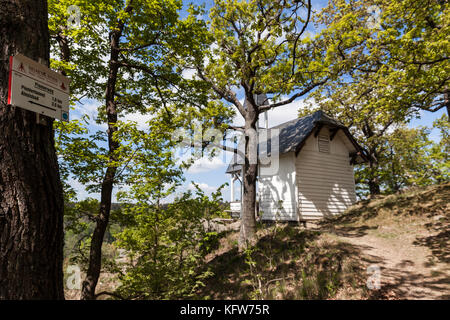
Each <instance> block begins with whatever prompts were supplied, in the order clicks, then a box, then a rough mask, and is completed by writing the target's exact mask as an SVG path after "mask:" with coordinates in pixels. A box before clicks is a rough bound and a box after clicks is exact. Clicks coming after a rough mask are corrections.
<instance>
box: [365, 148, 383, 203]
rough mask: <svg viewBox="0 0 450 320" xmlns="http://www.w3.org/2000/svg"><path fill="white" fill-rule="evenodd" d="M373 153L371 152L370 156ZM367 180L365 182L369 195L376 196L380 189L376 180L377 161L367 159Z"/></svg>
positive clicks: (377, 174)
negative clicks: (368, 173) (368, 174)
mask: <svg viewBox="0 0 450 320" xmlns="http://www.w3.org/2000/svg"><path fill="white" fill-rule="evenodd" d="M373 155H375V154H374V153H373V152H372V153H371V156H373ZM369 172H370V176H369V181H368V182H367V184H368V186H369V192H370V195H371V196H377V195H379V194H380V193H381V189H380V182H379V181H378V176H379V173H378V170H377V163H376V162H374V161H372V160H370V161H369Z"/></svg>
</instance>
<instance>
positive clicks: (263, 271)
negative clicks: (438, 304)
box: [196, 183, 450, 299]
mask: <svg viewBox="0 0 450 320" xmlns="http://www.w3.org/2000/svg"><path fill="white" fill-rule="evenodd" d="M449 226H450V183H447V184H442V185H438V186H431V187H429V188H426V189H410V190H408V191H406V192H404V193H401V194H396V195H390V196H383V197H380V198H377V199H373V200H367V201H362V202H360V203H358V204H356V205H355V206H353V207H352V208H350V209H349V210H347V212H346V213H345V214H343V215H340V216H338V217H334V218H332V219H330V220H326V221H322V222H320V223H316V224H308V228H306V229H305V228H303V227H300V226H295V225H285V224H276V225H271V226H268V225H261V226H260V228H259V231H258V241H257V243H256V245H255V247H254V248H253V249H251V250H248V251H247V252H242V253H239V252H238V251H237V247H236V243H237V237H238V233H237V231H229V232H227V233H225V234H224V236H223V237H222V238H221V242H220V246H219V249H218V250H217V251H215V252H212V253H211V254H210V255H209V256H208V257H207V261H206V265H205V268H206V269H209V270H210V271H211V272H212V273H213V276H212V277H211V278H209V279H208V280H207V281H206V283H205V287H204V288H202V289H201V290H200V291H199V292H197V295H196V297H197V298H199V299H205V298H206V299H249V298H252V299H442V298H446V299H448V298H449V297H450V296H449V292H450V282H449V279H450V269H449V265H450V264H449V263H450V246H449V238H450V237H449V235H450V228H449ZM368 266H376V267H379V268H380V275H381V280H380V281H381V282H380V284H381V288H380V289H377V290H369V289H368V288H367V286H366V281H367V279H368V277H370V276H371V274H370V273H368V271H367V267H368Z"/></svg>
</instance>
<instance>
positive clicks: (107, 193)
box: [81, 1, 133, 300]
mask: <svg viewBox="0 0 450 320" xmlns="http://www.w3.org/2000/svg"><path fill="white" fill-rule="evenodd" d="M132 2H133V1H130V2H129V4H128V6H127V8H126V9H125V12H130V11H131V10H132V6H131V5H132ZM124 26H125V24H124V22H123V21H119V22H118V26H117V28H116V29H115V30H114V31H112V32H111V42H110V49H111V53H110V59H109V73H108V81H107V85H106V93H105V102H106V115H107V118H108V146H109V162H110V163H109V164H108V167H107V169H106V173H105V176H104V177H103V182H102V188H101V196H100V210H99V213H98V216H97V217H96V226H95V229H94V233H93V234H92V239H91V247H90V254H89V267H88V270H87V273H86V278H85V280H84V281H83V286H82V291H81V299H82V300H94V299H95V297H96V295H95V288H96V287H97V282H98V278H99V276H100V271H101V266H102V245H103V239H104V237H105V232H106V228H107V227H108V223H109V217H110V213H111V201H112V192H113V188H114V182H115V177H116V173H117V166H116V165H111V163H116V161H117V159H116V156H115V152H116V151H117V149H118V148H119V142H118V141H117V140H116V139H114V133H115V132H117V126H116V124H117V119H118V114H117V106H116V100H115V98H116V84H117V74H118V72H119V53H120V38H121V37H122V32H123V28H124Z"/></svg>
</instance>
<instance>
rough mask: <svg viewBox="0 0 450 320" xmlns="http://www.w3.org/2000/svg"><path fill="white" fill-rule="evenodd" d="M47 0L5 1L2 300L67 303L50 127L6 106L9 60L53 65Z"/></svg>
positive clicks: (1, 6) (0, 124) (0, 19)
mask: <svg viewBox="0 0 450 320" xmlns="http://www.w3.org/2000/svg"><path fill="white" fill-rule="evenodd" d="M47 15H48V13H47V1H46V0H2V1H0V35H1V37H0V48H1V50H0V299H64V288H63V270H62V263H63V245H64V231H63V212H64V209H63V208H64V203H63V201H64V200H63V191H62V185H61V181H60V178H59V168H58V162H57V158H56V152H55V147H54V132H53V120H52V119H50V118H46V120H47V124H45V125H39V124H37V121H36V113H33V112H30V111H26V110H23V109H20V108H15V109H14V108H12V107H11V106H7V105H6V103H7V93H8V72H9V63H8V62H9V59H8V57H9V56H10V55H14V54H16V53H22V54H24V55H25V56H28V57H29V58H31V59H34V60H36V61H38V60H39V59H42V60H44V61H47V63H48V61H49V49H50V44H49V32H48V23H47Z"/></svg>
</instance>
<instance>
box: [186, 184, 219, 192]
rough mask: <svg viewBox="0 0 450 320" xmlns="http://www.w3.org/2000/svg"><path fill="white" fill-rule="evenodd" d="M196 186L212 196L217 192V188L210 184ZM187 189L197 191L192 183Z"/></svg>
mask: <svg viewBox="0 0 450 320" xmlns="http://www.w3.org/2000/svg"><path fill="white" fill-rule="evenodd" d="M195 184H196V185H198V186H199V188H200V189H201V190H202V191H203V192H204V193H206V194H211V193H212V192H214V191H216V190H217V187H213V186H210V185H209V184H207V183H204V182H195ZM187 189H188V190H192V191H195V190H196V188H195V186H194V184H193V183H192V182H191V183H190V184H189V186H188V187H187Z"/></svg>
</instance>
